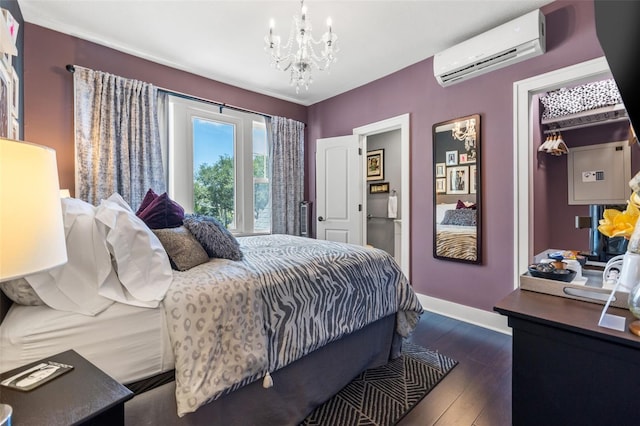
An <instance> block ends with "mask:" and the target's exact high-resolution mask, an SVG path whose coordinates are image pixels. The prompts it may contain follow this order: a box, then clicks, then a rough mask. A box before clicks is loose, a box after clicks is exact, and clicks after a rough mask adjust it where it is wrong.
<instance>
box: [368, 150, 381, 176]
mask: <svg viewBox="0 0 640 426" xmlns="http://www.w3.org/2000/svg"><path fill="white" fill-rule="evenodd" d="M383 179H384V149H376V150H375V151H369V152H367V180H383Z"/></svg>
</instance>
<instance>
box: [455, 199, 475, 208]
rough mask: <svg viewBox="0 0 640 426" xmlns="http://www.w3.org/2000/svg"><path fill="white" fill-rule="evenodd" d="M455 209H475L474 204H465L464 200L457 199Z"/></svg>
mask: <svg viewBox="0 0 640 426" xmlns="http://www.w3.org/2000/svg"><path fill="white" fill-rule="evenodd" d="M456 209H472V210H475V209H477V206H476V205H475V204H465V203H464V201H462V200H458V204H456Z"/></svg>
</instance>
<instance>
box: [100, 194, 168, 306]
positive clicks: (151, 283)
mask: <svg viewBox="0 0 640 426" xmlns="http://www.w3.org/2000/svg"><path fill="white" fill-rule="evenodd" d="M96 222H97V223H98V228H99V229H100V232H101V233H102V235H103V237H104V238H105V240H106V242H107V247H108V249H109V252H110V253H111V255H112V256H113V260H114V262H115V268H116V272H117V274H118V278H119V279H120V283H121V284H122V285H117V286H114V285H112V283H105V284H104V285H102V286H101V287H100V290H99V292H100V294H101V295H103V296H105V297H108V298H110V299H113V300H115V301H117V302H121V303H126V304H129V305H134V306H142V307H150V308H155V307H157V306H158V305H159V303H160V301H161V300H162V299H163V298H164V295H165V294H166V292H167V290H168V289H169V285H171V281H172V279H173V272H172V270H171V263H170V262H169V257H168V256H167V253H166V252H165V250H164V248H163V247H162V244H161V243H160V240H158V237H156V236H155V234H154V233H153V232H152V231H151V230H150V229H149V228H148V227H147V225H146V224H145V223H144V222H143V221H142V219H140V218H138V217H137V216H136V215H135V213H134V212H133V211H132V210H131V208H130V207H129V205H128V204H127V202H126V201H125V200H124V199H123V198H122V197H121V196H120V195H119V194H113V195H112V196H111V197H109V198H108V199H106V200H102V201H101V202H100V205H99V206H98V209H97V211H96Z"/></svg>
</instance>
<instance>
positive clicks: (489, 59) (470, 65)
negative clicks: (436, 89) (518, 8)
mask: <svg viewBox="0 0 640 426" xmlns="http://www.w3.org/2000/svg"><path fill="white" fill-rule="evenodd" d="M544 26H545V22H544V15H542V13H541V12H540V11H539V10H534V11H533V12H530V13H528V14H526V15H524V16H521V17H520V18H517V19H514V20H513V21H510V22H507V23H506V24H503V25H500V26H499V27H496V28H494V29H492V30H489V31H487V32H486V33H483V34H480V35H478V36H476V37H473V38H471V39H469V40H467V41H465V42H462V43H460V44H458V45H456V46H453V47H451V48H449V49H447V50H444V51H442V52H440V53H438V54H436V55H435V56H434V58H433V73H434V76H435V77H436V79H437V80H438V83H440V85H441V86H449V85H451V84H454V83H457V82H460V81H464V80H467V79H469V78H472V77H475V76H478V75H481V74H484V73H487V72H489V71H492V70H495V69H498V68H502V67H505V66H507V65H511V64H514V63H517V62H520V61H523V60H525V59H528V58H531V57H534V56H537V55H541V54H542V53H544V52H545V36H544V34H545V30H544Z"/></svg>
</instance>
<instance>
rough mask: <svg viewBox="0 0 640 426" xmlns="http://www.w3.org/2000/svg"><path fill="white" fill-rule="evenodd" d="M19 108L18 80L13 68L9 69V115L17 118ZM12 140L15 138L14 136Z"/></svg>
mask: <svg viewBox="0 0 640 426" xmlns="http://www.w3.org/2000/svg"><path fill="white" fill-rule="evenodd" d="M19 108H20V80H19V79H18V73H17V72H16V69H15V68H14V67H11V115H12V116H13V117H15V118H18V115H19V111H18V110H19ZM14 138H16V139H17V137H16V136H15V135H14Z"/></svg>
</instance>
